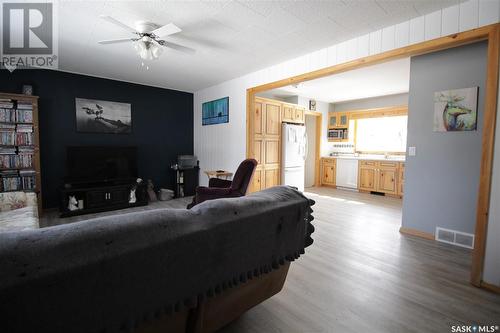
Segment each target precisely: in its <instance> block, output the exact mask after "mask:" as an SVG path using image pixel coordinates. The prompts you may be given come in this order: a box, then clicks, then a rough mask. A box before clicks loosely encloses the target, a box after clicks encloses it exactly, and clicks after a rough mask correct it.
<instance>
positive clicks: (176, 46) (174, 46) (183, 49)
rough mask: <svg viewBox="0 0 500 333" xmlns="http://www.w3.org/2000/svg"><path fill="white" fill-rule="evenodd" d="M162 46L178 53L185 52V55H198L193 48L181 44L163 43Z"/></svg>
mask: <svg viewBox="0 0 500 333" xmlns="http://www.w3.org/2000/svg"><path fill="white" fill-rule="evenodd" d="M161 45H163V46H165V47H169V48H171V49H174V50H177V51H180V52H184V53H190V54H194V53H196V50H195V49H192V48H190V47H187V46H182V45H179V44H175V43H171V42H165V41H163V43H162V44H161Z"/></svg>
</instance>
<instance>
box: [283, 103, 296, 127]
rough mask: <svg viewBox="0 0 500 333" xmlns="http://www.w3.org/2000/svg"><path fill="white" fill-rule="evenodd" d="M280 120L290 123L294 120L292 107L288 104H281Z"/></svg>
mask: <svg viewBox="0 0 500 333" xmlns="http://www.w3.org/2000/svg"><path fill="white" fill-rule="evenodd" d="M282 121H284V122H286V123H291V122H294V121H295V113H294V107H293V106H292V105H290V104H283V117H282Z"/></svg>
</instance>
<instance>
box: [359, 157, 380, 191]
mask: <svg viewBox="0 0 500 333" xmlns="http://www.w3.org/2000/svg"><path fill="white" fill-rule="evenodd" d="M375 172H376V168H375V162H372V161H361V162H360V163H359V176H358V179H359V182H358V188H359V189H360V190H365V191H375V190H376V186H375V185H376V182H375V177H376V176H375Z"/></svg>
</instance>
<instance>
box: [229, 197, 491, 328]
mask: <svg viewBox="0 0 500 333" xmlns="http://www.w3.org/2000/svg"><path fill="white" fill-rule="evenodd" d="M306 192H309V193H307V194H306V195H307V196H309V197H311V198H312V199H314V200H316V205H315V206H314V207H313V209H314V213H313V215H314V216H315V220H314V221H313V224H314V226H315V228H316V231H315V233H314V234H313V238H314V244H313V245H312V246H310V247H309V248H307V249H306V254H305V255H303V256H301V257H300V258H299V259H298V260H297V261H295V262H294V263H292V265H291V267H290V272H289V275H288V278H287V281H286V283H285V287H284V288H283V290H282V291H281V292H280V293H279V294H278V295H276V296H274V297H272V298H271V299H269V300H267V301H265V302H264V303H262V304H260V305H258V306H256V307H255V308H253V309H251V310H250V311H248V312H247V313H245V314H244V315H243V316H242V317H241V318H240V319H238V320H237V321H235V322H233V323H232V324H230V325H229V326H227V327H225V328H224V329H223V330H222V331H221V332H223V333H230V332H238V333H246V332H248V333H250V332H252V333H253V332H259V333H262V332H266V333H267V332H287V333H288V332H307V333H309V332H310V333H313V332H384V333H387V332H398V333H399V332H451V325H470V324H473V323H480V324H493V325H500V295H497V294H493V293H491V292H488V291H485V290H481V289H478V288H475V287H473V286H471V285H470V284H469V282H468V281H469V267H470V264H471V251H470V250H467V249H462V248H458V247H454V246H451V245H446V244H441V243H437V242H434V241H430V240H425V239H420V238H415V237H411V236H404V235H401V234H400V233H399V231H398V230H399V227H400V225H401V207H402V201H401V200H400V199H396V198H389V197H380V196H374V195H370V194H364V193H357V192H350V191H343V190H335V189H328V188H310V189H306Z"/></svg>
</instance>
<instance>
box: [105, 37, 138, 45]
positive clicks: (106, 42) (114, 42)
mask: <svg viewBox="0 0 500 333" xmlns="http://www.w3.org/2000/svg"><path fill="white" fill-rule="evenodd" d="M131 41H134V39H133V38H120V39H107V40H100V41H98V43H99V44H117V43H124V42H131Z"/></svg>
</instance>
